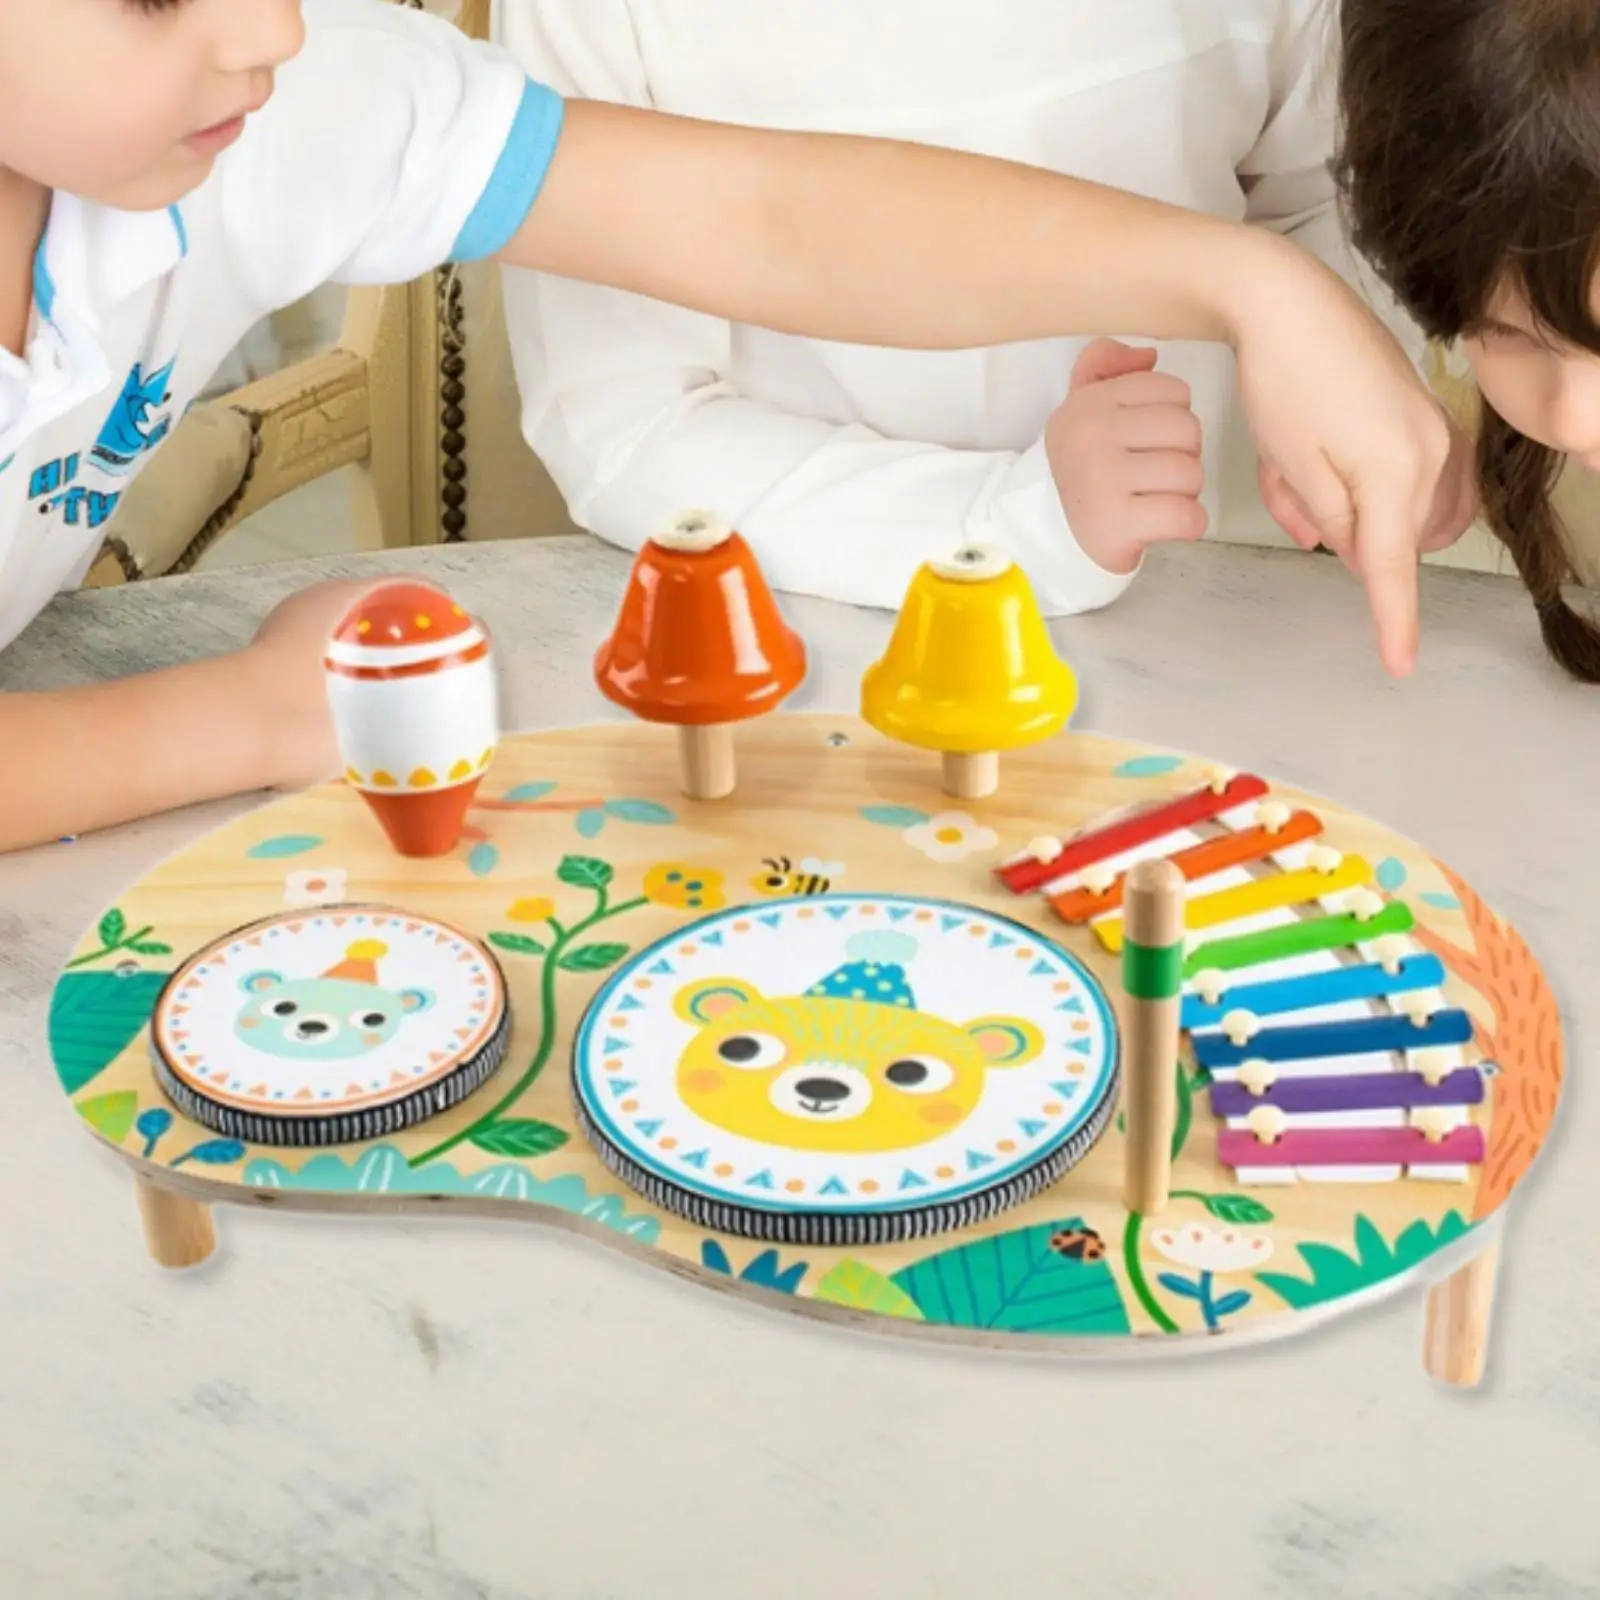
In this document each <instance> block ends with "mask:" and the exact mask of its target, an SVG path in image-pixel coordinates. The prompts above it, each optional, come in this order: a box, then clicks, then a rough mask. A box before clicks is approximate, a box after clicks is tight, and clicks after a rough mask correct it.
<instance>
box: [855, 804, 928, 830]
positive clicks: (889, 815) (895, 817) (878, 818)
mask: <svg viewBox="0 0 1600 1600" xmlns="http://www.w3.org/2000/svg"><path fill="white" fill-rule="evenodd" d="M861 815H862V816H863V817H865V818H866V819H867V821H868V822H875V823H877V824H878V826H879V827H880V828H901V829H905V828H915V827H916V826H918V824H920V823H923V822H926V821H927V820H928V813H927V812H926V811H914V810H913V809H912V808H911V807H910V806H863V807H862V808H861Z"/></svg>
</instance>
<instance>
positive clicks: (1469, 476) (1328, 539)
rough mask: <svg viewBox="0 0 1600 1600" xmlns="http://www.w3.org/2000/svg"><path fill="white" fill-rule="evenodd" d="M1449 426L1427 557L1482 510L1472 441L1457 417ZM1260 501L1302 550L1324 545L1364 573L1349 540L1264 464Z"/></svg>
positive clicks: (1425, 539)
mask: <svg viewBox="0 0 1600 1600" xmlns="http://www.w3.org/2000/svg"><path fill="white" fill-rule="evenodd" d="M1446 421H1447V422H1448V424H1449V428H1450V459H1449V460H1448V461H1447V462H1446V463H1445V470H1444V475H1443V476H1442V477H1441V478H1440V480H1439V488H1438V493H1437V494H1436V495H1435V496H1434V502H1433V511H1432V515H1431V516H1430V518H1429V520H1428V524H1427V526H1426V527H1425V528H1424V529H1423V530H1422V534H1421V540H1420V543H1419V544H1418V547H1417V548H1418V549H1419V550H1420V551H1422V552H1423V553H1427V552H1428V551H1432V550H1447V549H1449V547H1450V546H1451V545H1453V544H1454V543H1455V542H1456V541H1457V540H1458V539H1459V538H1460V537H1461V536H1462V534H1464V533H1465V532H1466V531H1467V529H1468V528H1470V527H1471V526H1472V524H1473V522H1474V521H1476V519H1477V516H1478V512H1479V510H1480V509H1481V506H1480V500H1479V495H1478V469H1477V462H1476V460H1475V458H1474V451H1473V446H1472V440H1471V439H1470V438H1469V437H1468V436H1467V434H1466V432H1465V431H1464V430H1463V429H1462V428H1461V426H1460V424H1459V423H1457V422H1456V420H1455V419H1454V418H1453V417H1450V416H1449V415H1448V414H1447V415H1446ZM1259 477H1260V481H1261V499H1262V501H1263V502H1264V504H1265V505H1266V508H1267V510H1268V511H1270V512H1271V513H1272V518H1273V521H1275V522H1276V523H1277V524H1278V526H1279V527H1280V528H1282V529H1283V531H1284V532H1285V533H1286V534H1288V535H1289V537H1290V538H1291V539H1293V540H1294V542H1295V543H1296V544H1297V545H1299V546H1300V548H1301V549H1302V550H1315V549H1316V548H1317V546H1318V545H1326V546H1327V547H1328V548H1329V549H1330V550H1331V551H1332V552H1333V553H1334V554H1335V555H1336V556H1338V557H1339V559H1340V560H1341V561H1342V562H1344V564H1345V566H1346V567H1348V568H1349V569H1350V570H1351V571H1352V572H1355V573H1356V574H1357V576H1359V575H1360V573H1359V569H1358V568H1357V566H1356V563H1355V559H1354V554H1355V553H1354V550H1353V549H1352V547H1351V544H1350V542H1349V540H1348V539H1346V538H1343V537H1341V533H1340V530H1338V529H1335V530H1333V532H1332V533H1330V534H1327V535H1325V534H1324V533H1323V532H1322V530H1321V529H1320V528H1319V527H1318V526H1317V525H1316V523H1315V522H1314V521H1313V520H1312V518H1311V514H1310V512H1309V511H1308V510H1307V509H1306V506H1305V502H1304V501H1302V500H1301V498H1300V496H1299V495H1297V494H1296V493H1295V492H1294V490H1293V489H1292V488H1291V487H1290V486H1289V484H1288V483H1287V482H1286V481H1285V479H1284V476H1283V474H1282V473H1281V472H1279V471H1278V470H1277V469H1276V468H1275V467H1273V466H1271V465H1269V464H1268V463H1267V462H1266V461H1262V462H1261V463H1260V464H1259Z"/></svg>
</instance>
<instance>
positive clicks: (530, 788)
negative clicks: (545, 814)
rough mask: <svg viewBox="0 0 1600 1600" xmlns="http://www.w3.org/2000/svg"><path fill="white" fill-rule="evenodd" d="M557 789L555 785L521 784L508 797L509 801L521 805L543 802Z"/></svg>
mask: <svg viewBox="0 0 1600 1600" xmlns="http://www.w3.org/2000/svg"><path fill="white" fill-rule="evenodd" d="M554 788H555V785H554V784H553V783H519V784H518V785H517V786H516V788H515V789H513V790H511V791H510V793H508V794H507V795H506V799H507V800H515V801H516V802H517V803H518V804H519V805H521V804H525V803H526V802H528V801H530V800H542V799H544V797H545V796H546V795H547V794H549V793H550V792H551V790H553V789H554Z"/></svg>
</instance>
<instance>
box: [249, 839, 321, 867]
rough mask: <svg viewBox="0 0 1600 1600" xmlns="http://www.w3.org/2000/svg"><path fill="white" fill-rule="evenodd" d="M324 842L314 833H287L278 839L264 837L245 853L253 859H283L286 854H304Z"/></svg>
mask: <svg viewBox="0 0 1600 1600" xmlns="http://www.w3.org/2000/svg"><path fill="white" fill-rule="evenodd" d="M321 843H322V840H320V839H319V838H318V837H317V836H316V835H315V834H313V833H285V834H280V835H279V836H278V837H277V838H276V839H263V840H262V841H261V843H260V844H254V845H251V847H250V848H249V849H248V850H246V851H245V854H246V855H247V856H248V857H249V858H250V859H251V860H252V861H281V860H283V859H284V857H286V856H303V855H304V854H305V853H306V852H307V851H308V850H315V849H316V848H317V846H318V845H319V844H321Z"/></svg>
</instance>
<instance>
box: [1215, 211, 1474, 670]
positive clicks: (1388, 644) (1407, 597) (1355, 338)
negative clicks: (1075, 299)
mask: <svg viewBox="0 0 1600 1600" xmlns="http://www.w3.org/2000/svg"><path fill="white" fill-rule="evenodd" d="M1256 249H1257V250H1258V251H1267V250H1270V251H1272V252H1273V255H1272V256H1271V257H1268V256H1262V255H1258V257H1257V260H1256V263H1255V267H1256V268H1257V269H1259V270H1251V271H1249V272H1247V273H1244V274H1241V276H1240V281H1239V282H1238V283H1237V284H1236V286H1235V290H1234V293H1233V297H1232V298H1233V302H1234V310H1233V314H1232V315H1231V317H1230V319H1229V320H1230V325H1231V327H1232V329H1233V334H1234V343H1235V346H1236V349H1237V352H1238V367H1239V392H1240V396H1241V398H1242V400H1243V402H1244V407H1245V411H1246V414H1247V415H1248V416H1249V418H1250V423H1251V427H1252V429H1253V431H1254V433H1255V437H1256V442H1257V445H1258V447H1259V450H1260V455H1261V458H1262V463H1263V471H1262V482H1263V489H1264V492H1267V493H1269V494H1270V495H1271V499H1269V501H1268V504H1269V505H1270V506H1272V507H1273V508H1274V515H1277V514H1278V511H1279V509H1280V508H1282V507H1284V506H1294V507H1297V509H1298V512H1299V515H1300V517H1302V518H1303V519H1304V521H1305V522H1306V523H1309V524H1310V526H1311V527H1313V528H1315V529H1316V530H1317V539H1318V541H1319V542H1321V543H1323V544H1326V545H1328V546H1329V547H1330V548H1331V549H1334V550H1337V551H1338V552H1339V554H1340V556H1341V558H1342V559H1343V560H1344V562H1345V564H1346V565H1347V566H1348V567H1349V568H1350V570H1351V571H1352V572H1354V573H1356V574H1357V576H1359V577H1360V579H1361V580H1362V582H1363V583H1364V584H1365V585H1366V588H1367V596H1368V601H1369V603H1370V605H1371V607H1372V614H1373V618H1374V619H1375V621H1376V624H1377V630H1378V649H1379V654H1380V655H1381V656H1382V659H1383V664H1384V665H1385V666H1386V667H1387V668H1388V669H1389V671H1390V672H1392V673H1394V674H1396V675H1397V676H1403V675H1404V674H1406V673H1408V672H1410V670H1411V668H1412V666H1413V664H1414V663H1415V659H1416V650H1417V557H1418V551H1419V549H1420V548H1428V547H1431V545H1432V542H1433V541H1434V540H1435V539H1440V540H1443V539H1444V538H1445V536H1446V534H1447V533H1448V531H1449V529H1450V527H1451V524H1452V523H1453V521H1454V520H1455V519H1456V518H1457V517H1458V516H1459V515H1460V510H1459V506H1458V504H1457V500H1458V494H1457V490H1456V488H1453V487H1452V484H1458V483H1459V472H1460V470H1461V469H1460V465H1459V463H1457V464H1455V465H1452V463H1453V461H1455V459H1456V452H1455V449H1454V441H1453V440H1452V437H1451V428H1450V424H1449V421H1448V419H1447V417H1446V414H1445V411H1444V408H1443V407H1442V406H1441V405H1440V404H1439V403H1438V401H1437V400H1436V399H1435V398H1434V397H1433V395H1432V394H1431V393H1430V392H1429V391H1428V388H1427V386H1426V384H1424V383H1423V381H1422V379H1421V378H1420V377H1418V376H1417V374H1416V372H1415V371H1413V369H1412V367H1411V363H1410V362H1409V361H1408V360H1407V359H1406V355H1405V352H1404V350H1402V349H1401V347H1400V343H1399V341H1398V340H1397V339H1396V338H1395V337H1394V335H1393V334H1391V333H1390V332H1389V331H1388V329H1386V328H1385V327H1384V326H1383V324H1382V323H1381V322H1379V321H1378V319H1377V318H1376V317H1375V316H1373V314H1372V313H1371V312H1370V311H1369V310H1368V309H1367V307H1366V306H1364V305H1363V304H1362V303H1361V301H1360V299H1359V298H1358V297H1357V296H1356V294H1355V292H1354V291H1353V290H1352V289H1350V288H1349V286H1348V285H1347V284H1345V283H1344V282H1343V280H1342V279H1340V278H1338V277H1337V276H1336V275H1335V274H1334V273H1333V272H1331V271H1329V270H1328V269H1327V268H1325V267H1323V266H1322V265H1321V263H1319V262H1317V261H1315V260H1313V259H1312V258H1311V257H1310V256H1308V255H1306V254H1305V253H1304V252H1303V251H1301V250H1299V249H1298V247H1297V246H1295V245H1293V244H1290V243H1288V242H1287V241H1283V240H1279V239H1278V238H1277V237H1276V236H1272V235H1262V236H1261V238H1260V240H1259V241H1258V243H1257V245H1256ZM1268 262H1271V264H1270V265H1267V264H1265V263H1268ZM1311 329H1315V330H1317V337H1315V338H1314V339H1312V338H1308V330H1311ZM1280 520H1281V518H1280ZM1291 520H1293V519H1291ZM1286 526H1287V525H1286ZM1291 531H1292V530H1291Z"/></svg>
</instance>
